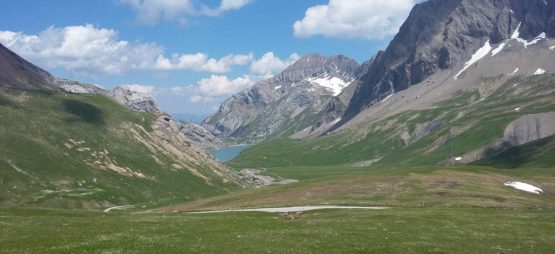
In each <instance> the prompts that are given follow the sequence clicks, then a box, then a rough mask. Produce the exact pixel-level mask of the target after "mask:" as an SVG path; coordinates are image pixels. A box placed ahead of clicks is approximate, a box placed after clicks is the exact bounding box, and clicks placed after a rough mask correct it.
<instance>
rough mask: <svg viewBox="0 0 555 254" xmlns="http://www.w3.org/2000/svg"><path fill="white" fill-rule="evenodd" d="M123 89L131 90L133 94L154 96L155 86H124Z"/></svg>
mask: <svg viewBox="0 0 555 254" xmlns="http://www.w3.org/2000/svg"><path fill="white" fill-rule="evenodd" d="M123 87H125V88H127V89H129V90H130V91H132V92H136V93H140V94H144V95H149V96H153V95H154V89H155V88H154V86H147V85H141V84H130V85H124V86H123Z"/></svg>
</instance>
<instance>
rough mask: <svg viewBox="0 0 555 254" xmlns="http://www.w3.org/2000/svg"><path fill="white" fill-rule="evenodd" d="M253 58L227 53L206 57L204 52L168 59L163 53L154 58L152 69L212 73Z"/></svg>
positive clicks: (222, 71) (224, 70)
mask: <svg viewBox="0 0 555 254" xmlns="http://www.w3.org/2000/svg"><path fill="white" fill-rule="evenodd" d="M252 60H253V55H252V54H247V55H228V56H225V57H223V58H221V59H214V58H208V56H207V55H206V54H203V53H196V54H185V55H180V56H178V55H177V56H174V57H172V59H168V58H166V57H164V56H163V55H159V56H158V57H157V58H156V64H155V65H154V69H157V70H194V71H205V72H212V73H224V72H229V71H231V67H232V66H234V65H246V64H248V63H250V62H251V61H252Z"/></svg>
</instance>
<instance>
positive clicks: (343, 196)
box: [161, 167, 555, 212]
mask: <svg viewBox="0 0 555 254" xmlns="http://www.w3.org/2000/svg"><path fill="white" fill-rule="evenodd" d="M332 169H333V170H335V172H337V173H336V174H334V175H330V174H328V173H327V172H328V171H331V170H332ZM268 171H269V172H270V173H273V174H276V175H280V176H283V177H287V178H296V179H299V180H300V182H298V183H295V184H289V185H281V186H271V187H267V188H263V189H257V190H250V191H241V192H236V193H232V194H227V195H223V196H218V197H214V198H207V199H202V200H198V201H194V202H189V203H185V204H180V205H175V206H170V207H166V208H162V209H161V211H166V212H171V211H175V210H177V211H190V210H215V209H216V210H217V209H229V208H251V207H279V206H296V205H322V204H333V205H356V206H387V207H495V208H519V209H554V208H555V196H553V195H552V194H551V193H553V192H554V191H555V171H553V170H552V169H520V170H499V169H493V168H487V167H460V168H441V167H437V168H436V167H418V168H410V167H402V168H384V169H371V168H363V169H358V172H355V171H353V169H352V168H349V167H311V168H295V169H291V170H285V169H269V170H268ZM308 172H310V173H311V174H312V175H311V176H308V177H307V175H306V173H308ZM318 173H320V174H318ZM341 173H343V174H342V175H340V174H341ZM299 176H300V177H299ZM302 176H305V177H304V178H303V177H302ZM509 181H522V182H526V183H530V184H533V185H535V186H539V187H541V188H542V189H543V190H544V192H545V195H536V194H530V193H527V192H523V191H518V190H514V189H512V188H509V187H506V186H504V183H506V182H509Z"/></svg>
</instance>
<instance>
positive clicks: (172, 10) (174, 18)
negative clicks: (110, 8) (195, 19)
mask: <svg viewBox="0 0 555 254" xmlns="http://www.w3.org/2000/svg"><path fill="white" fill-rule="evenodd" d="M119 2H120V3H122V4H124V5H127V6H129V7H130V8H131V9H133V10H134V11H135V12H136V14H137V21H139V22H140V23H142V24H146V25H150V26H152V25H156V24H157V23H159V22H160V21H161V20H163V21H167V22H176V23H178V24H180V25H187V24H188V18H189V17H191V16H200V15H204V16H217V15H221V14H223V13H224V12H227V11H232V10H238V9H241V8H242V7H243V6H245V5H247V4H248V3H249V2H250V0H222V1H221V2H220V4H219V5H218V6H217V7H208V6H206V5H204V4H200V5H199V4H195V3H197V1H192V0H119Z"/></svg>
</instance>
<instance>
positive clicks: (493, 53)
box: [491, 42, 507, 56]
mask: <svg viewBox="0 0 555 254" xmlns="http://www.w3.org/2000/svg"><path fill="white" fill-rule="evenodd" d="M505 45H507V43H505V42H503V43H501V44H499V46H497V48H495V49H494V50H492V51H491V56H495V55H497V54H499V52H501V50H503V48H504V47H505Z"/></svg>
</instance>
